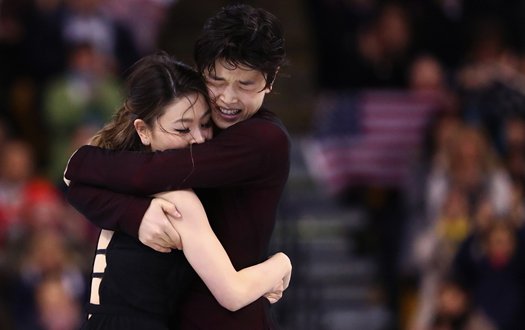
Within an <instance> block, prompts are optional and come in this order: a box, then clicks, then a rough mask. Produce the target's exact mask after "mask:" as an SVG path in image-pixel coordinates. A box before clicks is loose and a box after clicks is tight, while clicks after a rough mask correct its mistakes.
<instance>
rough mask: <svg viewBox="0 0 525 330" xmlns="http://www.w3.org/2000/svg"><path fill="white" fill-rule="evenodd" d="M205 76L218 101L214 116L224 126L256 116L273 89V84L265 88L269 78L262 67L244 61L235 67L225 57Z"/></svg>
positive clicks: (211, 93)
mask: <svg viewBox="0 0 525 330" xmlns="http://www.w3.org/2000/svg"><path fill="white" fill-rule="evenodd" d="M205 78H206V84H207V86H208V89H209V92H210V97H211V98H212V100H213V101H214V102H213V103H214V104H215V107H214V109H213V110H212V118H213V121H214V123H215V124H216V125H217V126H218V127H219V128H221V129H225V128H228V127H230V126H232V125H234V124H236V123H238V122H241V121H243V120H246V119H248V118H250V117H251V116H253V115H254V114H255V113H256V112H257V111H258V110H259V108H260V107H261V105H262V103H263V101H264V96H265V95H266V94H267V93H269V92H270V91H271V87H267V88H265V85H266V79H265V76H264V75H263V73H261V72H260V71H257V70H254V69H250V68H248V67H246V66H243V65H237V66H235V67H233V66H232V65H231V64H229V63H226V62H225V61H224V60H217V61H216V62H215V68H214V69H213V70H210V71H208V72H206V73H205Z"/></svg>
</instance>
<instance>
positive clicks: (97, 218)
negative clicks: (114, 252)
mask: <svg viewBox="0 0 525 330" xmlns="http://www.w3.org/2000/svg"><path fill="white" fill-rule="evenodd" d="M66 197H67V200H68V201H69V203H70V204H71V205H72V206H73V207H74V208H75V209H77V210H78V211H79V212H80V213H82V214H83V215H84V216H85V217H86V218H87V219H88V220H89V221H91V222H92V223H93V224H95V225H96V226H98V227H100V228H103V229H109V230H116V231H122V232H124V233H127V234H129V235H131V236H134V237H138V230H139V226H140V223H141V221H142V216H143V215H144V213H146V210H147V209H148V207H149V204H150V203H151V198H149V197H136V196H132V195H124V194H119V193H115V192H112V191H109V190H104V189H101V188H97V187H94V186H88V185H84V184H79V183H71V184H70V186H69V188H68V190H67V194H66Z"/></svg>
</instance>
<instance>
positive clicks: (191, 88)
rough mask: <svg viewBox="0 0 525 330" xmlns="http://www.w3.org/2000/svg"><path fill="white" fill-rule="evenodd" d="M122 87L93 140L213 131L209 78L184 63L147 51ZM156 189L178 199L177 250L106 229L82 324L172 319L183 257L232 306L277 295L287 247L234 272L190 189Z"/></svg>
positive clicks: (129, 144)
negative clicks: (119, 101)
mask: <svg viewBox="0 0 525 330" xmlns="http://www.w3.org/2000/svg"><path fill="white" fill-rule="evenodd" d="M126 87H127V96H126V102H125V104H124V106H123V107H122V108H121V109H120V110H119V111H118V113H117V114H116V115H115V117H114V118H113V120H112V121H111V122H110V123H109V124H108V125H106V127H104V128H103V129H102V130H101V131H100V132H99V133H98V134H97V135H96V136H95V137H94V138H93V140H92V144H94V145H96V146H101V147H104V148H107V149H117V150H144V151H163V150H165V149H168V148H185V147H190V148H191V145H192V144H193V143H202V142H204V141H205V140H207V139H209V138H211V136H212V130H211V119H210V101H209V98H208V95H207V89H206V85H205V83H204V81H203V80H202V78H201V76H200V75H199V74H198V73H196V72H195V71H193V70H192V69H190V68H189V67H187V66H185V65H183V64H181V63H179V62H176V61H175V60H174V59H173V58H171V57H169V56H167V55H165V54H157V55H152V56H148V57H145V58H144V59H142V60H140V61H139V62H138V63H137V64H136V65H135V66H134V67H133V69H132V72H131V74H130V75H129V77H128V79H127V86H126ZM188 161H191V159H189V160H188ZM130 179H131V180H132V179H133V178H130ZM157 197H161V198H164V199H168V200H172V201H173V200H176V201H177V205H178V209H179V211H180V213H181V214H182V215H183V218H182V219H177V220H176V221H174V227H175V230H176V231H177V232H178V233H179V234H180V236H181V240H182V244H183V249H182V252H181V251H173V252H171V253H169V254H164V253H160V252H157V251H154V250H152V249H150V248H148V247H146V246H144V245H142V244H141V243H140V242H139V241H138V240H137V239H136V238H134V237H131V236H128V235H126V234H125V233H120V232H118V233H116V232H112V231H108V230H103V231H102V232H101V235H100V238H99V242H98V246H97V255H96V257H95V261H94V267H93V280H92V289H91V297H90V304H89V308H88V312H89V317H88V320H87V322H86V323H85V325H84V328H85V329H108V328H110V329H168V328H169V327H170V324H171V326H172V327H173V326H174V325H173V324H176V321H175V319H176V318H175V316H176V311H177V309H178V303H179V301H180V299H181V298H182V297H183V295H184V288H185V287H186V286H187V284H189V281H190V280H191V278H192V276H191V273H192V272H191V268H190V267H189V266H188V264H187V262H189V264H190V265H191V267H193V269H194V270H195V271H196V273H197V274H198V275H199V276H200V277H201V279H202V280H203V281H204V282H205V283H206V285H207V286H208V288H209V289H210V291H211V292H212V294H213V295H214V296H215V298H216V299H217V300H218V302H219V303H220V304H221V305H223V306H224V307H225V308H227V309H229V310H232V311H235V310H237V309H239V308H241V307H243V306H245V305H247V304H249V303H251V302H253V301H255V300H256V299H258V298H260V297H261V296H263V295H265V294H266V293H268V295H267V297H268V298H269V300H270V301H271V302H275V301H276V300H278V299H279V297H280V295H279V294H280V292H281V291H280V290H282V289H285V288H286V287H287V286H288V283H289V280H290V274H291V264H290V260H289V259H288V257H287V256H286V255H285V254H283V253H277V254H275V255H274V256H272V257H271V258H269V259H268V260H266V261H265V262H263V263H260V264H257V265H255V266H252V267H248V268H245V269H243V270H241V271H238V272H237V271H236V270H235V269H234V267H233V266H232V264H231V262H230V260H229V258H228V255H227V254H226V252H225V251H224V249H223V247H222V245H221V244H220V242H219V241H218V239H217V237H216V236H215V234H214V233H213V231H212V229H211V227H210V225H209V223H208V220H207V217H206V214H205V212H204V209H203V207H202V204H201V203H200V201H199V199H198V198H197V197H196V195H195V194H194V193H193V192H192V191H189V190H185V191H173V192H168V193H161V194H158V195H157ZM274 291H275V292H274ZM272 292H273V293H272Z"/></svg>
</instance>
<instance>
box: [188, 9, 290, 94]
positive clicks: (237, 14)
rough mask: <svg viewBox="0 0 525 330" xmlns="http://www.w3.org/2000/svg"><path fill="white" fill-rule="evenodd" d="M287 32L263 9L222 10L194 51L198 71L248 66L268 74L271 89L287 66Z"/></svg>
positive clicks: (205, 31) (212, 19)
mask: <svg viewBox="0 0 525 330" xmlns="http://www.w3.org/2000/svg"><path fill="white" fill-rule="evenodd" d="M285 56H286V54H285V49H284V36H283V29H282V27H281V24H280V22H279V20H278V19H277V17H275V16H274V15H273V14H271V13H269V12H268V11H266V10H264V9H261V8H253V7H251V6H249V5H244V4H237V5H230V6H227V7H224V8H222V9H221V10H220V11H219V12H218V13H217V14H216V15H215V16H212V17H211V18H209V19H208V21H207V22H206V23H205V25H204V27H203V29H202V32H201V35H200V37H199V38H198V39H197V42H196V43H195V48H194V59H195V63H196V64H197V68H198V70H199V71H200V72H201V73H203V72H209V71H213V69H214V67H215V61H216V60H218V59H221V60H224V61H225V62H226V63H227V64H228V65H230V66H231V67H232V68H236V67H237V66H238V65H244V66H246V67H248V68H251V69H254V70H258V71H261V72H262V73H263V74H265V78H266V85H265V88H267V87H271V85H272V84H273V81H274V80H275V77H276V75H277V72H278V70H279V68H280V67H281V66H282V65H284V64H285Z"/></svg>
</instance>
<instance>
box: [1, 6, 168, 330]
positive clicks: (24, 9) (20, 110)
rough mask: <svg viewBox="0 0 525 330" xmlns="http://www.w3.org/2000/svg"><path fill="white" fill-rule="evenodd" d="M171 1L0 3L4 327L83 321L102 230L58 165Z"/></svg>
mask: <svg viewBox="0 0 525 330" xmlns="http://www.w3.org/2000/svg"><path fill="white" fill-rule="evenodd" d="M172 3H173V1H150V0H127V1H118V0H117V1H100V0H2V1H0V329H20V330H26V329H27V330H37V329H42V330H71V329H78V328H79V326H80V324H81V320H82V318H83V315H84V304H85V302H86V301H87V298H86V297H87V294H88V288H89V281H90V268H91V262H92V260H91V258H92V255H93V250H94V246H95V240H96V237H97V234H98V231H97V229H96V228H94V227H93V226H92V225H90V224H89V222H88V221H86V219H84V218H83V217H82V216H81V215H80V214H79V213H77V212H76V211H75V210H74V209H73V208H72V207H71V206H69V205H68V203H67V202H66V201H65V199H64V194H63V193H64V183H63V182H62V173H63V171H64V168H65V164H66V162H67V159H68V157H69V155H70V154H71V153H72V152H73V151H74V150H75V149H76V148H78V147H79V146H81V145H83V144H85V143H86V141H88V139H89V138H90V137H91V136H92V135H93V134H94V132H96V131H97V130H98V129H99V128H100V127H101V126H102V124H103V123H104V122H106V121H107V120H109V119H110V117H111V116H112V114H113V112H114V111H115V109H116V108H117V107H118V106H119V104H120V102H121V100H122V98H121V85H122V81H123V80H122V78H123V76H124V72H125V70H126V68H128V67H129V66H130V65H131V64H132V63H133V62H135V61H136V60H137V59H138V58H139V57H140V56H142V55H144V54H147V53H149V52H152V51H153V50H154V49H155V47H156V44H155V41H156V35H157V33H158V30H159V29H160V27H161V24H162V22H163V19H164V17H165V13H166V8H167V7H168V6H170V5H171V4H172ZM137 21H140V22H141V24H136V22H137Z"/></svg>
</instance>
